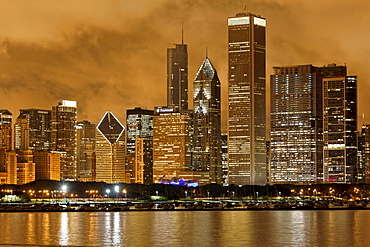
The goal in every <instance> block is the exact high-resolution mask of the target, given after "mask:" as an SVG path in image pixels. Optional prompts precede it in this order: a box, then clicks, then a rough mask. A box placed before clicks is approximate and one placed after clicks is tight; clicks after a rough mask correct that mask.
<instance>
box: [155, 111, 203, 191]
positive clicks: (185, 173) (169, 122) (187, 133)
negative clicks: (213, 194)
mask: <svg viewBox="0 0 370 247" xmlns="http://www.w3.org/2000/svg"><path fill="white" fill-rule="evenodd" d="M191 124H192V117H191V112H190V111H189V112H180V110H179V108H178V107H177V106H166V107H156V108H155V111H154V116H153V182H154V183H159V182H162V183H163V181H175V182H176V181H179V180H181V179H183V180H185V181H188V180H194V181H197V182H198V183H199V184H201V185H202V184H208V183H209V172H208V171H196V170H194V169H192V166H191V135H192V132H191Z"/></svg>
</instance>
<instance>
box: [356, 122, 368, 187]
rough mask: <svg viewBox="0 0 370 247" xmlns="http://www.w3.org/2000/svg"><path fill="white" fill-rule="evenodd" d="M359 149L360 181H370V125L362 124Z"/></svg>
mask: <svg viewBox="0 0 370 247" xmlns="http://www.w3.org/2000/svg"><path fill="white" fill-rule="evenodd" d="M358 149H359V153H360V154H359V161H358V163H359V166H360V167H359V169H358V170H359V172H358V176H359V177H360V179H359V181H358V182H359V183H367V184H369V183H370V125H365V124H363V125H362V128H361V135H359V142H358Z"/></svg>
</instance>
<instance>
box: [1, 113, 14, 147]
mask: <svg viewBox="0 0 370 247" xmlns="http://www.w3.org/2000/svg"><path fill="white" fill-rule="evenodd" d="M12 118H13V116H12V113H11V112H10V111H8V110H0V146H2V147H6V150H13V134H12V133H13V129H12Z"/></svg>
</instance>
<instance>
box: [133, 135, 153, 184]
mask: <svg viewBox="0 0 370 247" xmlns="http://www.w3.org/2000/svg"><path fill="white" fill-rule="evenodd" d="M134 164H135V169H134V177H135V183H139V184H152V183H153V139H152V138H136V140H135V162H134Z"/></svg>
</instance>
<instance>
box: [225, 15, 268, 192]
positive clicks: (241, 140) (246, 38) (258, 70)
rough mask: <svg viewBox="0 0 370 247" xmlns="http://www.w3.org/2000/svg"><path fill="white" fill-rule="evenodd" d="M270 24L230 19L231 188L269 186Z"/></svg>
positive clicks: (245, 18)
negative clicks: (267, 45) (267, 32)
mask: <svg viewBox="0 0 370 247" xmlns="http://www.w3.org/2000/svg"><path fill="white" fill-rule="evenodd" d="M265 29H266V20H265V19H264V18H262V17H260V16H256V15H254V14H251V13H249V14H245V13H240V14H237V15H236V17H232V18H228V30H229V32H228V34H229V38H228V44H229V48H228V50H229V117H228V121H229V122H228V149H229V150H228V151H229V184H237V185H245V184H252V185H264V184H266V35H265V31H266V30H265Z"/></svg>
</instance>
